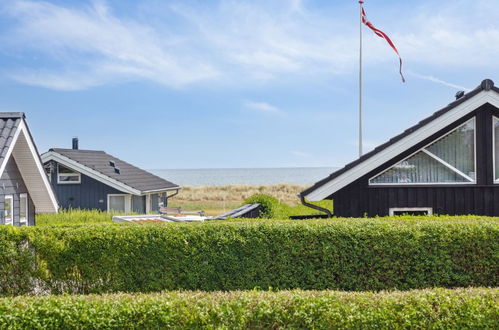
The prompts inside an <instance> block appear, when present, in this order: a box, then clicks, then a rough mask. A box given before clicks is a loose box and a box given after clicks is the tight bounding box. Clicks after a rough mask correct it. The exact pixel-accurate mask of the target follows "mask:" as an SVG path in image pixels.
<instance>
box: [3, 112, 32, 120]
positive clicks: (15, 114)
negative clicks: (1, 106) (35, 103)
mask: <svg viewBox="0 0 499 330" xmlns="http://www.w3.org/2000/svg"><path fill="white" fill-rule="evenodd" d="M7 118H22V119H25V118H26V116H25V115H24V112H0V119H7Z"/></svg>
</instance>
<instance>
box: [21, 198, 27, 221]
mask: <svg viewBox="0 0 499 330" xmlns="http://www.w3.org/2000/svg"><path fill="white" fill-rule="evenodd" d="M19 217H20V218H21V221H26V219H27V218H28V198H27V196H25V195H21V196H20V197H19Z"/></svg>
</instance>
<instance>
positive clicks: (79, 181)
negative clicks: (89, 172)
mask: <svg viewBox="0 0 499 330" xmlns="http://www.w3.org/2000/svg"><path fill="white" fill-rule="evenodd" d="M59 166H62V167H65V168H67V169H69V170H71V171H75V170H73V169H72V168H70V167H68V166H65V165H61V164H57V184H80V183H81V173H79V172H78V171H75V172H76V173H59ZM61 175H62V176H77V177H78V181H61V180H59V177H60V176H61Z"/></svg>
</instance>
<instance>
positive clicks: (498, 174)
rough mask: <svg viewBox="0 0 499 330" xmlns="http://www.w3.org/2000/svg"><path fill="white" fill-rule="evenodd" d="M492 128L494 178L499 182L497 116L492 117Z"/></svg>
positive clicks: (498, 125)
mask: <svg viewBox="0 0 499 330" xmlns="http://www.w3.org/2000/svg"><path fill="white" fill-rule="evenodd" d="M492 122H493V124H492V125H493V126H494V127H493V130H492V134H493V135H494V137H493V139H494V141H493V142H494V173H495V174H494V180H495V181H496V182H499V118H496V117H493V118H492Z"/></svg>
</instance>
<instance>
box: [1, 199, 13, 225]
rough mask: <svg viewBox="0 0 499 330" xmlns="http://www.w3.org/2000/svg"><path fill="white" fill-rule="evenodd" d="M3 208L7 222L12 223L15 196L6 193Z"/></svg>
mask: <svg viewBox="0 0 499 330" xmlns="http://www.w3.org/2000/svg"><path fill="white" fill-rule="evenodd" d="M3 210H4V215H5V224H6V225H12V224H13V223H14V221H13V219H14V196H12V195H5V200H4V204H3Z"/></svg>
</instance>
